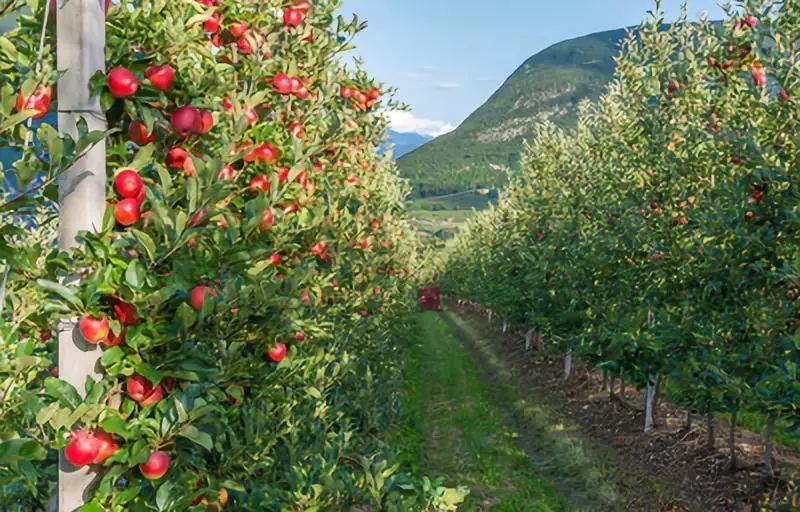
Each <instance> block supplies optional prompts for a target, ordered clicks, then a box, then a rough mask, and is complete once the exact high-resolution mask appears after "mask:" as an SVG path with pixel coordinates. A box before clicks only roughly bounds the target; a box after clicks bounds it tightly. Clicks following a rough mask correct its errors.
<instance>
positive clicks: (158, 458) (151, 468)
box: [139, 451, 170, 480]
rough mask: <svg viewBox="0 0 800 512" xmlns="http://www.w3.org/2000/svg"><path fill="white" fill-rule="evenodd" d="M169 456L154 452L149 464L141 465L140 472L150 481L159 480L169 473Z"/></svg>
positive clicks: (148, 461)
mask: <svg viewBox="0 0 800 512" xmlns="http://www.w3.org/2000/svg"><path fill="white" fill-rule="evenodd" d="M169 462H170V460H169V455H167V454H166V453H164V452H159V451H156V452H152V453H151V454H150V457H148V459H147V462H145V463H144V464H139V471H141V472H142V476H144V477H145V478H147V479H148V480H158V479H159V478H161V477H162V476H164V474H165V473H166V472H167V469H168V468H169Z"/></svg>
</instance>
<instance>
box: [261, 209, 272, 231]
mask: <svg viewBox="0 0 800 512" xmlns="http://www.w3.org/2000/svg"><path fill="white" fill-rule="evenodd" d="M274 222H275V214H274V213H273V212H272V209H271V208H267V209H265V210H264V213H262V214H261V222H260V223H259V226H258V229H259V230H260V231H261V232H262V233H263V232H265V231H269V230H270V229H272V224H273V223H274Z"/></svg>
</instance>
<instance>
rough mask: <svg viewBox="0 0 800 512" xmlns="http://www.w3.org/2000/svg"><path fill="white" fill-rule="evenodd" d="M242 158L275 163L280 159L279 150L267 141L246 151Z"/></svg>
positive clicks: (248, 160)
mask: <svg viewBox="0 0 800 512" xmlns="http://www.w3.org/2000/svg"><path fill="white" fill-rule="evenodd" d="M242 158H243V159H244V161H245V162H259V163H274V162H275V161H276V160H277V159H278V150H277V149H275V146H273V145H272V144H266V143H265V144H261V145H260V146H258V147H257V148H255V149H253V150H251V151H249V152H248V153H245V155H244V156H243V157H242Z"/></svg>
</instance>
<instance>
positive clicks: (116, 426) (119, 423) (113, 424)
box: [100, 416, 131, 440]
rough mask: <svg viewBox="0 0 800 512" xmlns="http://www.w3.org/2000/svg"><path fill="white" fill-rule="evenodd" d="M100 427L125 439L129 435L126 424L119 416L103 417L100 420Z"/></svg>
mask: <svg viewBox="0 0 800 512" xmlns="http://www.w3.org/2000/svg"><path fill="white" fill-rule="evenodd" d="M100 427H102V429H103V430H105V431H106V432H109V433H111V434H116V435H118V436H120V437H121V438H123V439H125V440H127V439H129V438H130V435H131V434H130V432H128V424H127V423H126V422H125V420H123V419H122V418H120V417H119V416H110V417H108V418H106V419H104V420H103V421H101V422H100Z"/></svg>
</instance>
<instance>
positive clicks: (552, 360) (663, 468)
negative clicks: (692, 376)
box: [446, 300, 800, 512]
mask: <svg viewBox="0 0 800 512" xmlns="http://www.w3.org/2000/svg"><path fill="white" fill-rule="evenodd" d="M446 307H447V308H448V309H449V310H451V311H453V312H456V313H457V314H458V315H459V316H461V317H462V318H464V319H466V320H467V321H468V322H469V324H470V325H471V327H472V328H473V329H475V331H476V332H478V333H480V334H481V336H483V337H486V339H489V340H492V343H493V345H494V346H495V348H496V350H497V353H498V355H499V357H500V358H502V359H503V360H504V361H505V362H506V363H507V364H508V365H509V366H510V367H512V368H513V369H514V370H515V372H516V373H518V376H519V378H520V379H521V381H522V382H524V383H525V384H526V385H527V386H529V387H530V389H531V391H534V392H536V394H537V395H538V396H539V397H541V398H543V399H544V400H546V401H547V402H548V403H549V405H551V406H552V407H554V408H555V409H556V410H557V411H559V412H560V413H561V414H562V415H563V416H564V419H565V421H570V422H572V423H574V424H575V425H577V426H579V428H580V429H581V430H582V431H583V432H584V433H585V434H586V435H587V436H589V437H591V438H592V439H594V440H597V441H599V442H602V443H604V444H606V445H608V446H609V447H611V448H613V450H614V451H615V452H616V453H619V455H620V456H621V457H622V458H623V460H626V461H628V462H629V463H630V466H631V467H633V468H635V471H633V472H630V473H631V474H640V475H642V478H658V479H660V480H663V481H666V482H668V483H669V485H670V486H671V487H672V491H671V492H670V493H669V494H670V495H671V496H672V498H669V499H667V500H665V501H663V502H662V501H659V500H658V499H656V498H654V500H655V502H649V503H645V502H644V500H647V498H645V497H642V496H640V497H639V498H635V499H633V501H631V502H630V503H629V505H628V510H654V509H655V510H662V511H693V510H702V511H720V512H723V511H724V512H733V511H736V512H753V511H757V510H781V511H784V510H800V507H798V505H797V501H798V497H797V495H796V491H791V490H790V489H791V487H792V484H791V482H790V480H791V475H792V474H795V475H796V474H797V472H798V468H800V458H798V456H797V455H796V454H794V453H792V452H791V451H789V450H787V449H785V448H783V447H781V446H776V449H775V459H776V465H777V467H778V475H779V476H778V478H776V479H770V478H768V477H767V476H766V473H765V471H764V470H763V467H762V466H761V438H760V436H759V435H758V434H755V433H753V432H749V431H746V430H742V429H737V430H736V434H735V435H736V449H737V454H738V469H737V470H735V471H731V470H730V468H729V453H728V449H727V435H728V425H727V424H726V423H725V422H721V423H720V424H718V425H717V426H716V429H715V434H716V439H715V446H716V448H715V449H714V450H711V449H710V448H709V447H708V442H707V438H708V433H707V430H706V427H705V425H704V420H703V419H701V418H699V417H697V418H695V420H694V421H693V425H692V427H691V428H690V429H687V428H686V418H687V413H686V411H685V410H683V409H681V408H679V407H675V406H672V405H670V404H666V403H663V402H662V403H660V404H659V405H658V408H657V411H656V416H657V428H656V430H655V431H654V432H651V433H647V434H645V433H644V432H643V431H642V425H643V424H644V417H643V412H642V405H641V404H642V403H643V394H642V393H641V392H639V391H637V390H635V389H633V388H631V387H626V389H625V392H624V398H621V397H620V396H619V395H620V393H619V391H620V386H619V385H618V386H617V387H616V392H617V396H615V397H614V398H613V399H612V398H610V396H609V395H610V394H609V391H608V390H607V389H603V383H602V376H600V375H597V374H590V373H589V372H586V371H585V370H584V369H582V368H580V366H577V362H576V369H575V370H576V371H575V372H574V374H573V377H572V378H571V379H570V380H569V381H567V382H565V381H564V379H563V359H562V358H561V357H560V356H559V355H558V354H542V353H540V352H537V351H536V350H534V349H530V350H526V347H525V338H524V334H523V333H520V332H513V331H512V330H511V329H509V330H508V332H507V333H506V334H503V333H502V328H501V322H500V321H498V320H497V319H495V320H494V321H493V322H492V323H491V324H490V323H489V322H488V315H487V312H486V311H485V309H483V308H482V307H481V306H480V305H477V304H473V303H469V302H464V301H462V303H459V302H458V301H455V300H447V301H446ZM787 494H790V495H791V494H794V498H793V499H794V504H792V498H786V496H787Z"/></svg>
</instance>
